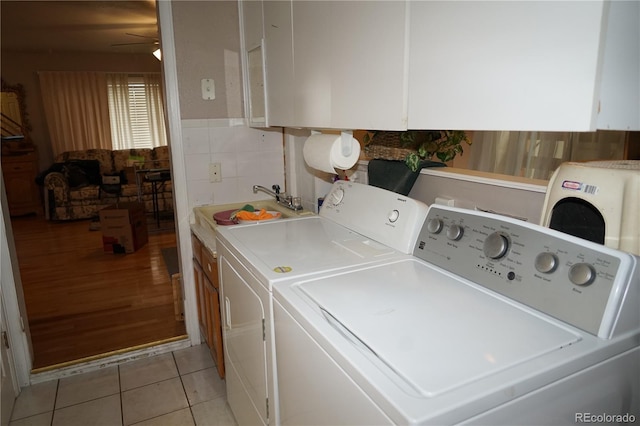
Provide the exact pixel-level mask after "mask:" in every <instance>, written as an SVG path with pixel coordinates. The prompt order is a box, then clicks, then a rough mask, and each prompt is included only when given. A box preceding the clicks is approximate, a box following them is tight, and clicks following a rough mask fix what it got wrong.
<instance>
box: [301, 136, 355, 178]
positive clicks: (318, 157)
mask: <svg viewBox="0 0 640 426" xmlns="http://www.w3.org/2000/svg"><path fill="white" fill-rule="evenodd" d="M347 138H348V139H347V143H348V144H350V148H351V153H350V154H349V155H344V154H343V153H342V143H343V142H342V136H340V135H324V134H318V135H311V136H309V138H307V140H306V141H305V143H304V148H303V149H302V154H303V156H304V161H306V162H307V164H308V165H309V167H312V168H314V169H317V170H321V171H323V172H327V173H335V172H336V170H335V169H341V170H347V169H350V168H351V167H353V166H354V164H356V163H357V162H358V158H360V144H359V143H358V141H357V140H356V139H354V138H353V136H347Z"/></svg>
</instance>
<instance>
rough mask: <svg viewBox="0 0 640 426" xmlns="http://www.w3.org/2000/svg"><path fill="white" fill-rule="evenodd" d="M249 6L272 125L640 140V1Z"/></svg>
mask: <svg viewBox="0 0 640 426" xmlns="http://www.w3.org/2000/svg"><path fill="white" fill-rule="evenodd" d="M241 3H242V6H241V8H240V10H241V12H242V13H243V15H244V16H243V20H242V21H243V27H244V31H243V35H244V42H245V47H246V49H247V53H245V54H246V55H247V56H248V57H253V58H254V59H255V60H254V62H256V61H258V59H257V58H262V59H261V60H263V61H264V62H263V63H264V64H265V65H264V67H265V81H264V86H266V98H265V99H263V100H262V102H263V104H266V107H265V105H261V107H262V110H260V109H259V108H258V109H257V108H256V107H253V108H252V111H258V112H262V115H263V116H264V118H262V124H263V125H264V124H265V122H266V124H267V125H270V126H287V127H306V128H316V129H372V130H373V129H378V130H404V129H451V130H455V129H460V130H536V131H592V130H595V129H596V128H602V129H615V130H640V2H638V1H636V0H631V1H624V0H616V1H613V2H608V1H604V0H572V1H546V0H540V1H506V0H505V1H483V0H476V1H448V0H447V1H442V0H431V1H417V0H408V1H404V0H389V1H385V0H381V1H291V0H286V1H275V0H272V1H264V2H261V1H242V2H241ZM252 49H261V50H260V51H259V52H257V51H255V50H252ZM246 62H249V61H246ZM244 66H245V74H249V75H250V80H253V83H252V82H251V81H250V82H249V83H250V84H249V90H250V92H249V93H250V94H251V93H253V92H259V89H260V88H261V87H262V86H260V84H261V82H260V81H257V82H256V80H259V76H260V72H258V71H257V70H256V69H255V67H254V68H253V69H247V68H246V67H247V63H245V64H244ZM247 71H248V72H247ZM251 90H253V92H251ZM258 94H259V93H258ZM263 96H264V93H263ZM249 98H250V100H249V101H248V102H250V103H252V102H254V101H251V99H255V100H259V98H260V97H259V96H249ZM258 115H259V114H258ZM252 122H258V123H260V120H259V119H258V120H252Z"/></svg>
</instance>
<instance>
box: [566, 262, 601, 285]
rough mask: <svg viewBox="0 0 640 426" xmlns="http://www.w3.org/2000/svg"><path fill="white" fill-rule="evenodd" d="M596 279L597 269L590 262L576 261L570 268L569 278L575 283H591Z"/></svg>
mask: <svg viewBox="0 0 640 426" xmlns="http://www.w3.org/2000/svg"><path fill="white" fill-rule="evenodd" d="M595 279H596V270H595V269H594V268H593V266H591V265H589V264H588V263H576V264H575V265H573V266H571V268H569V280H570V281H571V282H572V283H574V284H575V285H589V284H591V283H592V282H593V281H594V280H595Z"/></svg>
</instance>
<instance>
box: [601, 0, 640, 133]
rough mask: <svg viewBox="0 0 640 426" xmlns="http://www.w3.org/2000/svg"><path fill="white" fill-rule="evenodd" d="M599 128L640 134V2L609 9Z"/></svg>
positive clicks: (630, 2) (625, 3) (620, 4)
mask: <svg viewBox="0 0 640 426" xmlns="http://www.w3.org/2000/svg"><path fill="white" fill-rule="evenodd" d="M599 107H600V108H599V109H600V114H599V115H598V128H599V129H611V130H640V2H638V1H636V0H633V1H613V2H611V3H610V5H609V19H608V25H607V37H606V41H605V49H604V65H603V68H602V85H601V87H600V104H599Z"/></svg>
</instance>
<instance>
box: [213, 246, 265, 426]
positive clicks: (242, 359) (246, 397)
mask: <svg viewBox="0 0 640 426" xmlns="http://www.w3.org/2000/svg"><path fill="white" fill-rule="evenodd" d="M219 265H220V277H221V287H222V297H223V301H222V307H221V308H222V311H223V324H222V327H223V333H224V358H225V359H224V361H225V368H226V381H227V400H228V401H229V405H230V406H231V409H232V411H233V413H234V415H235V416H236V420H237V421H238V423H239V424H254V425H257V424H265V425H266V424H267V422H268V418H267V396H268V394H267V371H266V363H267V357H266V347H265V339H264V318H265V309H264V305H263V302H262V300H261V298H260V295H259V294H258V291H260V290H261V289H262V288H261V286H260V284H259V282H258V281H257V280H256V278H255V277H253V275H251V273H249V272H248V271H247V270H246V269H245V268H244V267H243V266H242V265H241V264H240V263H239V262H238V261H237V260H236V259H235V258H234V257H232V256H226V255H221V257H220V264H219Z"/></svg>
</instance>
